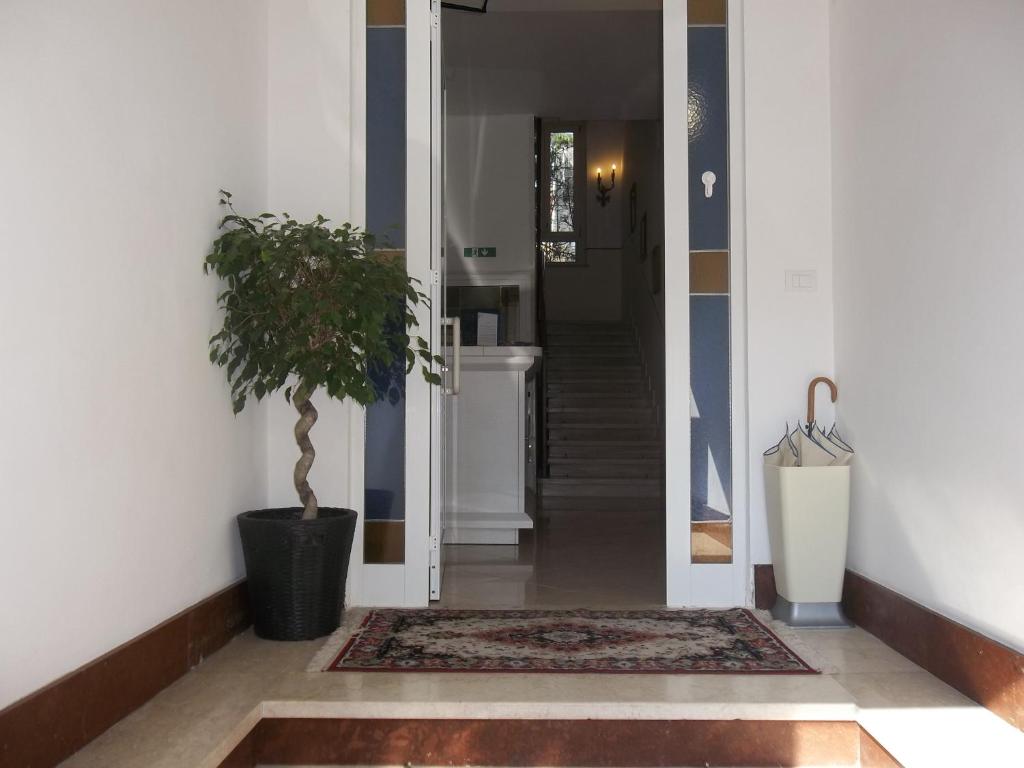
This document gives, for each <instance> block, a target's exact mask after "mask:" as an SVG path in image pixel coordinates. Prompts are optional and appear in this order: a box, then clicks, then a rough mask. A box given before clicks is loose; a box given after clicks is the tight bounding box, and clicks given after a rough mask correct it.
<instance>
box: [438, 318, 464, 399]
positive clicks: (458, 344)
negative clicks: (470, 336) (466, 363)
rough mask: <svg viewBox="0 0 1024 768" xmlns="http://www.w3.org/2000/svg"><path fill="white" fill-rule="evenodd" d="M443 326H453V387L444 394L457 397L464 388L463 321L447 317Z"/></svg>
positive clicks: (446, 389)
mask: <svg viewBox="0 0 1024 768" xmlns="http://www.w3.org/2000/svg"><path fill="white" fill-rule="evenodd" d="M441 324H442V325H447V326H451V329H452V372H451V373H452V385H451V387H446V388H445V391H444V393H445V394H446V395H457V394H459V390H460V389H461V388H462V319H461V318H458V317H446V318H444V319H443V320H442V321H441Z"/></svg>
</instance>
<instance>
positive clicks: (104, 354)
mask: <svg viewBox="0 0 1024 768" xmlns="http://www.w3.org/2000/svg"><path fill="white" fill-rule="evenodd" d="M266 36H267V25H266V13H265V6H264V5H263V4H261V3H256V2H251V1H250V0H223V1H222V2H218V3H206V2H200V1H199V0H193V1H191V2H179V3H145V4H143V3H137V2H131V1H130V0H95V2H91V3H88V4H86V3H67V2H55V1H48V2H42V1H41V0H20V1H13V0H12V1H9V2H5V3H4V4H3V5H2V8H0V71H3V72H4V76H3V78H0V103H3V104H4V107H3V120H0V240H2V242H3V249H2V254H3V279H2V280H0V329H2V330H0V358H2V359H3V361H4V371H5V375H4V376H3V377H0V431H2V434H3V439H2V441H0V467H2V470H0V472H2V476H0V494H2V496H0V498H2V509H3V511H2V512H0V583H3V584H4V585H5V586H4V590H3V598H2V608H0V637H2V638H3V641H2V644H0V707H2V706H3V705H5V704H7V703H9V702H11V701H13V700H15V699H17V698H19V697H20V696H22V695H24V694H27V693H29V692H30V691H32V690H34V689H36V688H38V687H40V686H42V685H44V684H46V683H48V682H49V681H51V680H53V679H54V678H56V677H58V676H59V675H61V674H63V673H66V672H69V671H71V670H72V669H74V668H76V667H78V666H80V665H81V664H83V663H85V662H87V661H89V660H91V659H93V658H95V657H96V656H99V655H100V654H102V653H104V652H106V651H109V650H110V649H111V648H113V647H115V646H116V645H118V644H120V643H122V642H124V641H126V640H128V639H130V638H131V637H133V636H135V635H137V634H139V633H140V632H143V631H145V630H147V629H149V628H151V627H152V626H154V625H155V624H157V623H158V622H160V621H162V620H164V619H166V618H167V617H169V616H171V615H172V614H174V613H176V612H178V611H180V610H181V609H183V608H186V607H187V606H189V605H191V604H193V603H194V602H196V601H198V600H200V599H202V598H205V597H207V596H208V595H210V594H212V593H213V592H215V591H217V590H218V589H220V588H222V587H225V586H227V585H229V584H231V583H232V582H234V581H235V580H237V579H238V578H240V577H241V576H242V572H243V568H242V562H241V557H240V552H239V549H238V547H237V533H236V526H235V521H234V516H235V515H236V514H237V513H238V512H241V511H243V510H245V509H247V508H253V507H256V506H259V505H261V504H263V503H264V501H265V495H266V494H265V487H264V478H263V470H264V457H263V454H264V445H263V440H262V432H263V425H262V423H261V418H260V415H259V413H258V411H253V412H246V413H243V414H242V415H241V416H240V417H238V418H235V417H233V416H232V415H231V407H230V398H229V393H228V389H227V385H226V383H225V379H224V373H223V371H222V370H221V369H218V368H215V367H214V366H212V365H210V363H209V361H208V359H207V352H206V342H207V339H208V337H209V336H210V334H211V333H212V332H213V331H214V329H215V328H216V327H217V316H216V312H215V295H216V292H217V284H216V282H215V280H213V279H212V278H210V277H205V276H204V275H203V272H202V269H201V262H202V259H203V256H204V255H205V254H206V252H207V251H208V249H209V246H210V243H211V242H212V240H213V238H214V237H215V235H216V225H217V221H218V219H219V216H220V215H221V211H220V210H219V208H218V206H217V190H218V188H220V187H226V188H228V189H230V190H232V191H234V193H235V195H236V200H237V201H238V203H239V204H240V205H241V206H242V207H243V208H244V209H245V210H254V209H257V208H262V207H263V206H264V205H265V202H266V201H265V169H266V164H265V159H264V158H265V152H264V147H265V141H266V135H265V130H266V129H265V126H266V121H265V114H266V106H267V104H266V74H265V70H266Z"/></svg>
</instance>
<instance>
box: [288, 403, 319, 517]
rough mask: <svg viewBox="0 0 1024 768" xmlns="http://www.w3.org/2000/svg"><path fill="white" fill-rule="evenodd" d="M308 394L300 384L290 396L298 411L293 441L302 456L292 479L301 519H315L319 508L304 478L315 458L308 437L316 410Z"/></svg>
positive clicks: (296, 463)
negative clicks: (299, 503)
mask: <svg viewBox="0 0 1024 768" xmlns="http://www.w3.org/2000/svg"><path fill="white" fill-rule="evenodd" d="M309 395H310V393H309V390H307V389H306V387H305V386H304V385H301V386H299V388H298V389H297V390H295V394H294V395H293V396H292V402H293V403H294V404H295V408H296V409H297V410H298V412H299V420H298V421H297V422H296V423H295V442H296V443H298V444H299V450H300V451H302V456H301V457H299V460H298V461H297V462H295V474H294V480H295V490H296V491H298V493H299V500H300V501H301V502H302V506H303V510H302V519H303V520H315V519H316V516H317V511H318V509H319V508H318V506H317V501H316V495H315V494H314V493H313V489H312V488H310V487H309V482H308V481H307V480H306V476H307V475H308V474H309V468H310V467H312V466H313V459H315V458H316V451H314V450H313V443H312V442H310V439H309V430H311V429H312V428H313V425H314V424H316V418H317V412H316V408H314V407H313V404H312V403H311V402H309Z"/></svg>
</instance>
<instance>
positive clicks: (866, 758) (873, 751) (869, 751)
mask: <svg viewBox="0 0 1024 768" xmlns="http://www.w3.org/2000/svg"><path fill="white" fill-rule="evenodd" d="M860 765H861V768H901V767H902V765H903V764H902V763H901V762H900V761H899V760H897V759H896V758H895V757H893V756H892V755H891V754H890V753H889V750H887V749H886V748H885V747H883V746H882V745H881V744H879V743H878V741H877V740H876V739H875V737H874V736H872V735H871V734H870V733H868V732H867V731H865V730H864V728H863V727H862V728H861V729H860Z"/></svg>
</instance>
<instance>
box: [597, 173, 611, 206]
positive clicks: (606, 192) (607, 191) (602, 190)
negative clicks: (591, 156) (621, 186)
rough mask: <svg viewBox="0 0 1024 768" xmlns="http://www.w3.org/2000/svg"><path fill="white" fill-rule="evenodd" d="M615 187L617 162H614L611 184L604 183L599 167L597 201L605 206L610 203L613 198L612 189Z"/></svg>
mask: <svg viewBox="0 0 1024 768" xmlns="http://www.w3.org/2000/svg"><path fill="white" fill-rule="evenodd" d="M613 189H615V164H614V163H612V183H611V185H609V186H607V187H606V186H605V185H604V181H603V180H602V178H601V169H600V168H598V169H597V202H599V203H600V204H601V207H602V208H604V207H605V206H606V205H608V201H609V200H611V199H612V197H611V191H612V190H613Z"/></svg>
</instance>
